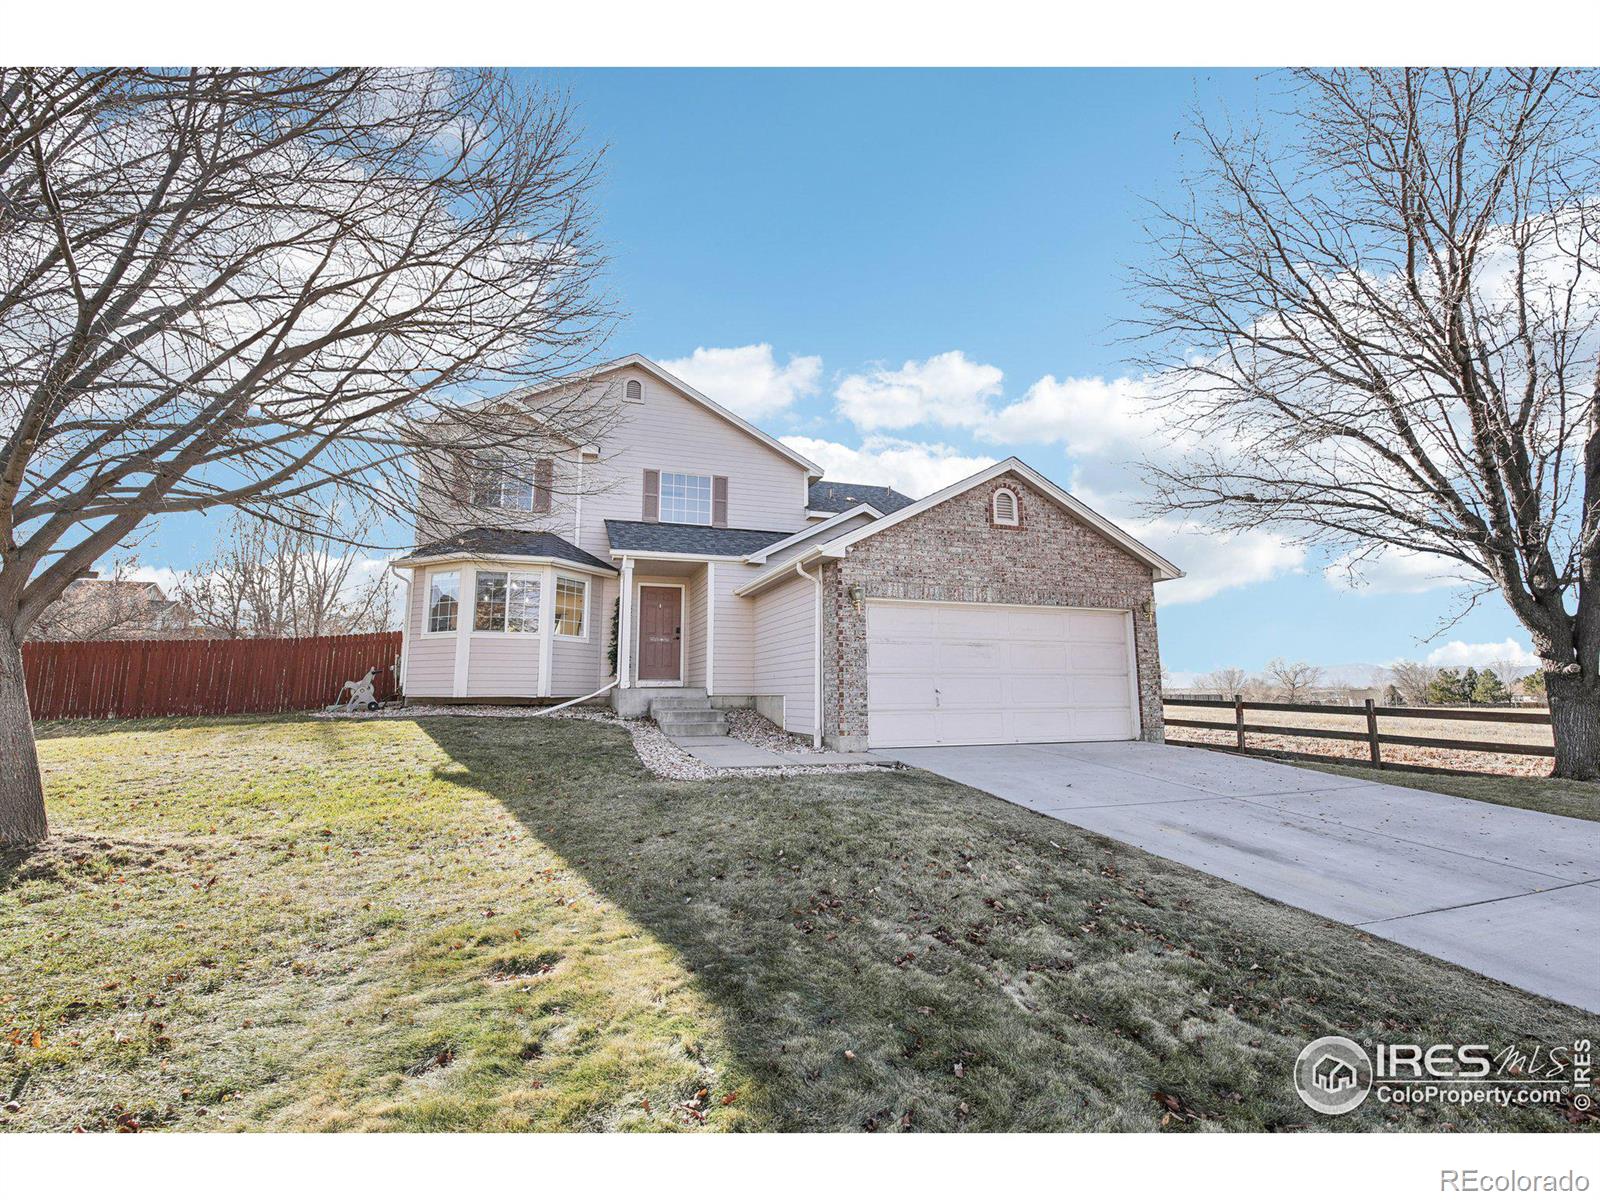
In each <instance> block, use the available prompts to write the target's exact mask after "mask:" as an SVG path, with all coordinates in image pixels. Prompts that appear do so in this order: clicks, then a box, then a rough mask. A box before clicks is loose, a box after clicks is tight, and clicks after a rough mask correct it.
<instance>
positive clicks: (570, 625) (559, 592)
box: [555, 575, 589, 638]
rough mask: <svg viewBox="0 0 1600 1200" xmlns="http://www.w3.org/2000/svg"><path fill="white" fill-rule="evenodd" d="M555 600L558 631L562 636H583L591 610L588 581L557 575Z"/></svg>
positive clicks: (556, 627)
mask: <svg viewBox="0 0 1600 1200" xmlns="http://www.w3.org/2000/svg"><path fill="white" fill-rule="evenodd" d="M555 601H556V603H555V614H556V615H555V622H556V625H555V629H556V633H557V634H559V635H560V636H561V637H575V638H581V637H583V636H584V626H585V623H586V617H587V614H588V611H589V584H588V581H587V580H583V579H568V578H567V577H566V576H565V575H557V576H556V595H555Z"/></svg>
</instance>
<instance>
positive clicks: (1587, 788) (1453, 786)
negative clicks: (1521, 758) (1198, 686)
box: [1293, 762, 1600, 821]
mask: <svg viewBox="0 0 1600 1200" xmlns="http://www.w3.org/2000/svg"><path fill="white" fill-rule="evenodd" d="M1293 765H1294V766H1297V767H1309V768H1311V769H1312V770H1314V771H1327V772H1328V773H1329V774H1331V775H1353V776H1355V777H1356V778H1357V779H1370V780H1371V781H1372V782H1373V783H1392V784H1394V785H1395V786H1396V787H1409V788H1421V789H1422V790H1423V791H1427V792H1443V793H1444V794H1445V795H1447V796H1465V797H1466V798H1467V799H1468V800H1486V801H1488V802H1489V803H1490V804H1504V805H1507V806H1509V807H1511V808H1531V809H1533V810H1534V811H1535V812H1545V813H1554V814H1555V815H1556V816H1558V817H1578V818H1579V819H1581V820H1584V821H1600V783H1578V782H1576V781H1575V780H1571V779H1549V778H1545V777H1534V776H1527V775H1440V774H1437V773H1435V772H1432V771H1426V772H1424V771H1374V770H1373V769H1372V768H1371V767H1346V766H1343V765H1338V766H1335V765H1333V764H1329V763H1309V762H1295V763H1294V764H1293Z"/></svg>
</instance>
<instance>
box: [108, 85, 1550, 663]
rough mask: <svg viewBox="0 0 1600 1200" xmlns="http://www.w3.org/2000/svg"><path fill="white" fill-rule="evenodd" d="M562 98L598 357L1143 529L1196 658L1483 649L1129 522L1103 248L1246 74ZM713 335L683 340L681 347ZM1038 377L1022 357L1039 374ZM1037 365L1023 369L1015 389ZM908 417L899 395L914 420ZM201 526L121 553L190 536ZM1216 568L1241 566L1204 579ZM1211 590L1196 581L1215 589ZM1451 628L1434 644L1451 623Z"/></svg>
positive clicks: (924, 481)
mask: <svg viewBox="0 0 1600 1200" xmlns="http://www.w3.org/2000/svg"><path fill="white" fill-rule="evenodd" d="M530 78H531V79H533V80H535V81H538V82H543V83H548V84H554V85H557V86H563V87H567V88H570V89H571V92H572V94H573V96H574V98H575V100H576V101H577V102H578V104H579V106H580V108H581V111H582V115H583V119H584V122H585V124H586V125H587V127H588V129H589V131H590V136H591V137H592V138H593V139H594V140H595V141H596V142H603V143H605V144H607V146H608V147H609V148H608V151H607V154H606V178H605V182H604V184H603V187H602V190H601V194H600V196H599V207H600V213H601V229H600V233H601V237H602V240H603V241H604V242H605V244H606V245H607V246H608V249H609V253H610V256H611V268H610V273H609V282H610V285H611V288H612V290H613V291H614V293H615V296H616V298H617V300H618V301H619V303H620V304H621V305H622V307H623V308H624V309H625V311H626V313H627V316H626V319H625V320H624V321H623V323H622V325H621V327H620V328H619V329H618V331H617V334H616V336H615V338H614V339H613V342H612V344H611V345H610V346H609V347H607V348H606V349H607V353H608V355H609V354H610V353H613V352H614V353H619V354H620V353H625V352H629V351H638V352H641V353H644V354H647V355H649V356H651V357H652V358H655V359H657V360H660V361H664V362H667V363H668V365H669V366H671V367H672V368H673V369H676V370H680V371H681V373H683V374H684V375H685V376H686V377H688V378H689V379H690V380H691V382H694V383H696V384H699V385H701V386H703V387H705V388H706V389H707V390H708V391H710V392H711V394H712V395H713V396H715V398H717V399H718V400H720V401H722V402H723V403H726V404H728V405H729V406H730V407H733V408H735V409H739V410H740V411H742V412H744V413H745V414H746V415H747V416H749V417H750V418H751V419H752V420H755V421H756V422H757V423H758V424H760V425H761V426H762V427H763V428H766V429H768V430H769V431H770V432H772V433H774V434H777V435H779V436H785V437H795V438H801V439H805V440H804V442H797V443H796V444H797V445H800V447H801V448H802V449H803V450H804V451H805V452H806V453H808V454H810V456H811V457H813V458H815V459H817V460H818V461H819V462H822V463H823V465H824V466H826V467H828V468H829V470H828V473H829V475H830V476H831V477H834V478H842V479H850V480H852V481H857V482H868V483H877V482H889V483H896V484H898V485H900V486H901V487H902V488H906V489H915V488H918V487H919V486H920V490H921V491H924V492H925V491H928V490H932V488H933V487H936V486H939V485H940V484H941V483H943V482H948V481H949V480H950V479H954V478H959V477H960V476H961V475H963V474H966V473H968V470H967V469H964V468H965V467H966V466H967V464H968V463H969V461H973V460H982V461H989V460H992V459H994V458H998V457H1004V456H1005V455H1006V454H1016V455H1018V456H1019V457H1021V458H1023V459H1024V460H1026V461H1027V462H1029V463H1030V464H1032V465H1033V466H1035V467H1037V468H1038V469H1040V470H1041V471H1043V472H1044V473H1046V474H1047V475H1049V476H1051V477H1052V478H1054V479H1057V480H1058V481H1060V482H1062V483H1064V484H1068V485H1069V486H1072V487H1073V488H1074V489H1075V490H1077V491H1078V492H1079V494H1080V495H1081V496H1083V498H1084V499H1086V500H1087V501H1088V502H1089V503H1091V504H1095V505H1096V506H1097V507H1101V508H1103V510H1104V511H1106V512H1107V514H1108V515H1110V516H1112V517H1113V518H1114V519H1117V520H1121V521H1125V522H1127V523H1128V524H1129V525H1130V527H1132V528H1134V529H1135V531H1136V532H1140V533H1141V534H1147V535H1148V536H1149V540H1151V541H1152V542H1153V543H1154V544H1156V545H1157V547H1158V548H1159V549H1162V550H1163V552H1165V553H1167V554H1168V555H1169V556H1170V557H1173V558H1174V559H1175V560H1177V561H1178V563H1179V565H1180V566H1183V567H1185V568H1186V569H1188V570H1190V571H1191V573H1192V574H1193V575H1194V576H1195V578H1194V579H1193V580H1191V581H1185V582H1183V583H1178V584H1165V585H1162V587H1161V588H1160V589H1158V592H1157V599H1158V602H1159V603H1160V604H1161V638H1162V651H1163V655H1162V657H1163V659H1164V660H1165V662H1166V664H1167V665H1168V667H1169V668H1171V669H1173V670H1175V671H1181V672H1199V671H1205V670H1209V669H1211V668H1213V667H1217V666H1222V665H1240V666H1244V667H1246V668H1252V669H1253V668H1256V667H1259V666H1260V665H1261V664H1262V663H1264V662H1265V661H1266V660H1267V659H1268V658H1271V657H1273V656H1275V655H1283V656H1286V657H1289V658H1305V659H1308V660H1311V661H1314V662H1321V663H1324V664H1337V663H1352V662H1371V663H1384V662H1388V661H1391V660H1393V659H1395V658H1400V657H1425V656H1427V655H1428V654H1430V653H1436V654H1437V655H1438V657H1439V659H1440V660H1441V661H1448V660H1452V659H1461V660H1463V661H1484V660H1487V659H1489V658H1492V657H1498V656H1504V654H1505V650H1504V648H1503V647H1502V648H1500V649H1498V650H1490V649H1485V648H1483V647H1487V646H1490V645H1491V644H1500V643H1503V642H1504V641H1505V640H1506V639H1507V638H1514V639H1515V640H1516V641H1517V642H1518V643H1519V644H1521V645H1522V646H1524V647H1525V646H1526V638H1525V637H1524V636H1523V635H1522V634H1521V632H1520V630H1519V628H1518V626H1517V625H1516V623H1515V621H1514V620H1513V619H1512V618H1511V616H1510V614H1509V613H1508V612H1507V611H1506V610H1505V608H1504V606H1503V605H1502V604H1501V603H1500V602H1499V601H1497V600H1490V601H1487V602H1484V603H1482V604H1480V605H1479V606H1478V608H1477V609H1476V610H1474V611H1473V612H1471V613H1470V614H1469V615H1468V616H1467V617H1466V618H1465V619H1463V620H1462V621H1460V622H1459V623H1457V624H1456V625H1455V626H1454V627H1453V628H1452V629H1451V630H1450V631H1449V633H1448V634H1446V635H1445V636H1444V637H1442V638H1436V639H1435V640H1433V641H1431V642H1428V643H1426V644H1423V643H1422V641H1421V639H1423V638H1426V637H1428V636H1429V635H1430V634H1433V633H1434V632H1435V631H1436V630H1437V628H1438V627H1439V625H1440V624H1441V622H1442V620H1443V618H1444V617H1445V616H1446V615H1447V614H1449V613H1451V612H1453V611H1454V610H1455V608H1456V607H1457V606H1458V602H1459V596H1458V594H1457V593H1456V592H1455V591H1453V590H1452V589H1450V588H1448V587H1439V586H1433V587H1428V586H1426V584H1427V582H1428V581H1427V580H1426V579H1423V578H1421V577H1420V576H1419V574H1418V572H1417V571H1415V570H1406V569H1403V567H1404V566H1405V564H1399V565H1396V566H1395V567H1393V568H1392V569H1385V570H1381V571H1379V572H1376V573H1375V575H1374V580H1373V584H1372V585H1371V586H1369V587H1367V588H1365V589H1363V590H1359V591H1352V590H1350V589H1349V588H1348V587H1346V586H1342V585H1338V584H1336V583H1333V582H1330V580H1329V579H1328V578H1326V577H1325V575H1324V570H1323V568H1324V566H1325V563H1324V561H1323V560H1322V559H1321V558H1320V557H1319V556H1317V555H1315V554H1311V555H1306V556H1303V557H1302V556H1300V555H1299V554H1298V553H1297V552H1294V551H1292V550H1291V549H1289V548H1287V547H1285V546H1283V545H1281V544H1280V543H1278V542H1277V541H1276V540H1275V539H1270V538H1261V539H1258V540H1257V541H1255V542H1251V543H1248V544H1240V543H1238V542H1235V543H1231V544H1224V543H1219V542H1215V541H1209V540H1206V539H1199V538H1194V537H1186V538H1181V539H1174V538H1166V539H1165V542H1164V541H1163V535H1162V530H1161V528H1160V527H1148V526H1141V525H1139V524H1138V523H1137V516H1138V514H1137V512H1136V510H1135V509H1134V507H1133V504H1134V502H1135V501H1136V500H1137V499H1138V498H1139V495H1140V493H1141V492H1142V490H1143V489H1142V483H1141V481H1140V479H1139V477H1138V473H1137V472H1136V471H1133V470H1130V469H1129V468H1128V467H1127V466H1126V463H1127V462H1128V460H1129V458H1130V457H1131V455H1132V454H1133V453H1135V452H1137V448H1138V445H1139V428H1138V424H1137V421H1136V420H1135V419H1134V418H1132V417H1130V416H1128V415H1127V413H1126V412H1125V411H1124V408H1123V407H1121V406H1119V401H1122V400H1123V398H1124V389H1122V388H1121V387H1120V385H1119V384H1118V383H1117V381H1118V380H1119V379H1121V378H1123V377H1125V376H1126V375H1128V373H1129V368H1128V366H1127V365H1126V362H1125V359H1126V356H1127V353H1128V348H1127V347H1126V346H1125V345H1120V344H1118V340H1117V339H1118V335H1119V329H1118V323H1119V322H1120V321H1122V320H1124V319H1126V318H1128V317H1129V316H1130V315H1132V314H1133V313H1135V312H1136V311H1137V308H1136V305H1137V299H1136V297H1134V296H1132V295H1131V294H1130V293H1129V292H1128V290H1127V287H1126V280H1127V277H1128V268H1129V266H1130V265H1132V264H1136V263H1137V262H1139V261H1140V260H1141V258H1142V257H1143V256H1144V255H1146V254H1147V253H1148V250H1147V248H1146V246H1145V245H1144V243H1143V235H1142V233H1141V229H1140V220H1141V216H1142V214H1143V213H1144V212H1145V211H1146V209H1145V205H1144V199H1145V198H1157V199H1159V198H1162V197H1169V196H1172V195H1173V194H1174V192H1175V187H1176V185H1177V183H1178V181H1179V180H1180V179H1181V177H1182V173H1183V171H1184V167H1185V162H1184V154H1185V150H1184V147H1183V146H1182V144H1181V143H1180V141H1179V139H1178V138H1177V137H1176V135H1177V134H1178V133H1179V132H1180V131H1181V130H1182V129H1183V128H1184V124H1185V119H1186V114H1187V113H1188V111H1189V110H1190V109H1191V108H1192V107H1193V106H1196V105H1198V106H1200V107H1202V108H1203V109H1205V110H1207V111H1208V112H1212V113H1215V112H1218V111H1221V110H1223V109H1226V110H1228V111H1229V112H1231V113H1233V114H1234V115H1236V116H1238V117H1241V118H1254V117H1255V116H1256V114H1257V111H1258V108H1259V109H1260V110H1262V111H1270V110H1271V108H1272V100H1273V96H1274V94H1275V92H1276V91H1277V89H1278V88H1279V87H1280V86H1281V81H1279V80H1278V79H1276V78H1275V77H1274V76H1272V75H1270V74H1262V73H1259V72H1251V71H1218V70H1205V71H1196V72H1188V71H1171V70H1145V71H1116V70H1071V71H948V72H946V71H909V70H894V71H863V72H852V71H740V70H719V71H688V70H681V71H677V70H661V71H646V70H599V71H558V72H545V71H540V72H530ZM697 350H702V351H711V352H712V353H702V354H700V355H698V356H696V353H695V352H696V351H697ZM1047 377H1048V378H1047ZM1041 380H1045V381H1046V382H1045V383H1044V384H1040V381H1041ZM918 414H920V415H918ZM220 524H221V521H220V520H219V519H217V518H215V517H212V518H207V519H204V520H194V519H191V520H186V521H181V522H173V523H170V524H169V525H168V526H166V527H163V528H160V529H157V530H154V531H152V533H151V534H150V536H149V537H147V538H146V539H145V541H144V543H143V544H142V545H141V546H140V547H139V553H140V557H141V560H142V561H143V562H144V563H145V564H147V565H149V566H152V567H166V568H173V569H179V570H181V569H183V568H185V567H187V566H189V565H191V564H192V563H193V562H194V561H195V560H196V559H197V558H200V557H203V556H204V554H205V552H206V550H207V547H208V542H209V538H210V537H211V536H213V532H214V530H215V529H216V528H217V527H218V526H219V525H220ZM1237 578H1246V579H1253V580H1255V581H1254V582H1250V583H1247V584H1244V585H1241V586H1232V587H1223V584H1225V583H1226V582H1227V581H1229V580H1231V579H1237ZM1217 588H1222V590H1216V589H1217ZM1451 642H1459V643H1462V644H1463V645H1462V646H1461V647H1452V646H1449V645H1448V643H1451Z"/></svg>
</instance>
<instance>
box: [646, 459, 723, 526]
mask: <svg viewBox="0 0 1600 1200" xmlns="http://www.w3.org/2000/svg"><path fill="white" fill-rule="evenodd" d="M669 479H684V480H690V479H695V480H698V479H703V480H705V482H706V519H705V520H704V521H686V520H682V519H680V518H677V517H669V516H667V480H669ZM656 486H657V493H656V520H657V521H659V522H661V523H662V524H665V525H704V526H707V527H709V526H710V525H711V522H712V520H713V519H714V518H715V516H716V503H717V501H716V486H717V482H716V478H715V477H714V476H712V475H709V474H707V475H702V474H700V473H699V472H697V471H662V472H661V473H660V477H659V479H658V481H657V484H656Z"/></svg>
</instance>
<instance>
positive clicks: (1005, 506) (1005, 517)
mask: <svg viewBox="0 0 1600 1200" xmlns="http://www.w3.org/2000/svg"><path fill="white" fill-rule="evenodd" d="M994 523H995V524H996V525H1015V524H1016V523H1017V494H1016V493H1015V492H1013V491H1012V490H1011V489H1010V488H1000V489H999V490H998V491H996V492H995V494H994Z"/></svg>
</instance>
